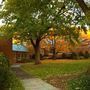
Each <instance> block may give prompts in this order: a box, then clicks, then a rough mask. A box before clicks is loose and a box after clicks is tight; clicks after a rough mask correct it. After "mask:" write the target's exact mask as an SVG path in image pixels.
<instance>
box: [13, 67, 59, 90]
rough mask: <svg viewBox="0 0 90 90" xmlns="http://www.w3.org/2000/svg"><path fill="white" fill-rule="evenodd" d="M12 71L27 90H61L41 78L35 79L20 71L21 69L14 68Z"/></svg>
mask: <svg viewBox="0 0 90 90" xmlns="http://www.w3.org/2000/svg"><path fill="white" fill-rule="evenodd" d="M12 70H13V72H14V73H15V74H16V76H17V77H19V78H20V79H21V81H22V83H23V85H24V87H25V90H60V89H58V88H56V87H53V86H52V85H50V84H48V83H46V82H45V81H43V80H41V79H39V78H35V77H33V76H32V75H28V74H26V73H25V72H24V71H22V70H21V69H20V67H17V66H13V67H12Z"/></svg>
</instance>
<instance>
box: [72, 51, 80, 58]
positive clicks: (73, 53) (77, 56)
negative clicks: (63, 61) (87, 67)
mask: <svg viewBox="0 0 90 90" xmlns="http://www.w3.org/2000/svg"><path fill="white" fill-rule="evenodd" d="M71 59H79V55H78V54H76V53H75V52H72V54H71Z"/></svg>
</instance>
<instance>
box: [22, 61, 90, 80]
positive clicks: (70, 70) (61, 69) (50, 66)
mask: <svg viewBox="0 0 90 90" xmlns="http://www.w3.org/2000/svg"><path fill="white" fill-rule="evenodd" d="M89 66H90V60H44V61H42V64H40V65H34V64H33V63H28V64H24V65H22V66H21V68H22V69H23V70H24V71H25V72H27V73H29V74H32V75H34V76H36V77H39V78H43V79H45V78H47V77H49V76H60V75H64V74H65V75H67V74H77V73H81V72H84V71H86V70H87V68H88V67H89Z"/></svg>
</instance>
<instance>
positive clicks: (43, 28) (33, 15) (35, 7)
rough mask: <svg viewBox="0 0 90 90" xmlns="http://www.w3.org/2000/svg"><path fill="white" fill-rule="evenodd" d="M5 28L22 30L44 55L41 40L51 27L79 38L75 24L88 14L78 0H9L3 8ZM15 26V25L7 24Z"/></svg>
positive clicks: (25, 38)
mask: <svg viewBox="0 0 90 90" xmlns="http://www.w3.org/2000/svg"><path fill="white" fill-rule="evenodd" d="M0 18H1V19H3V21H4V23H5V26H4V27H6V28H5V32H7V31H8V32H9V33H8V34H12V32H13V33H14V32H18V33H19V34H20V37H21V38H22V39H23V40H30V41H31V43H32V45H33V47H34V49H35V53H36V54H35V55H36V61H37V62H36V63H39V62H38V61H39V59H40V47H39V44H40V41H41V40H42V39H43V38H44V37H45V36H46V34H47V33H48V32H49V29H50V28H55V29H56V31H55V33H57V34H58V35H60V36H64V37H65V38H68V39H69V40H70V41H72V42H74V40H78V36H79V31H77V30H76V29H75V27H71V26H72V25H74V26H76V25H79V24H85V23H86V22H85V21H84V18H85V16H84V15H83V12H82V11H81V9H80V8H79V5H78V3H77V2H76V0H65V1H64V0H6V1H5V2H4V4H3V6H2V9H1V10H0ZM8 26H9V27H12V29H11V28H10V29H9V28H8V30H7V27H8Z"/></svg>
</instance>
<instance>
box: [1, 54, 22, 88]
mask: <svg viewBox="0 0 90 90" xmlns="http://www.w3.org/2000/svg"><path fill="white" fill-rule="evenodd" d="M0 90H24V88H23V87H22V84H21V83H20V81H19V79H17V78H16V76H15V75H14V74H13V73H12V72H11V70H10V67H9V62H8V59H7V57H6V56H5V55H4V54H3V53H0Z"/></svg>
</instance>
